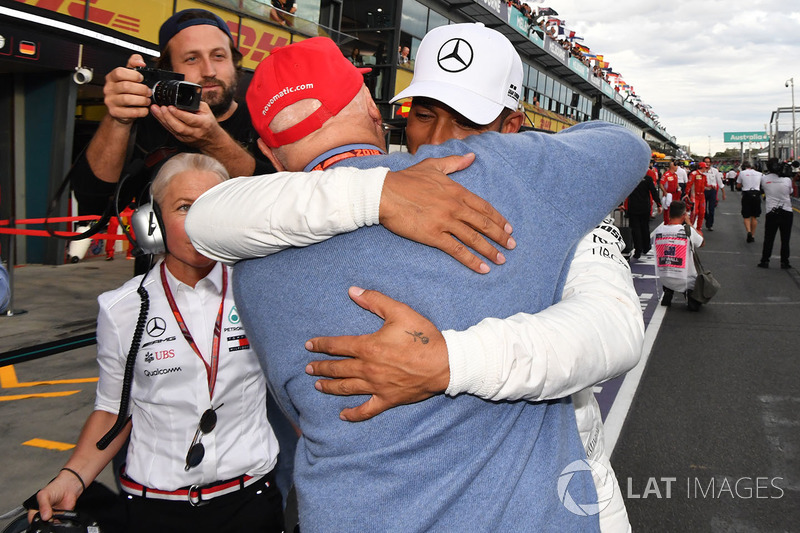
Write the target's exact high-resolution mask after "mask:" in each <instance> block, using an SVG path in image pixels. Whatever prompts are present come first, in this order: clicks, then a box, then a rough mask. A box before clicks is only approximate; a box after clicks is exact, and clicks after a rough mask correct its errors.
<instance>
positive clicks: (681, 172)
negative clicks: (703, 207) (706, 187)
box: [675, 161, 689, 198]
mask: <svg viewBox="0 0 800 533" xmlns="http://www.w3.org/2000/svg"><path fill="white" fill-rule="evenodd" d="M683 167H684V163H683V161H678V168H677V169H676V170H675V174H677V175H678V187H680V188H681V198H683V197H684V196H686V182H687V181H688V179H689V176H687V175H686V169H685V168H683Z"/></svg>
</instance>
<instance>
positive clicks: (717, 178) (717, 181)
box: [707, 167, 725, 190]
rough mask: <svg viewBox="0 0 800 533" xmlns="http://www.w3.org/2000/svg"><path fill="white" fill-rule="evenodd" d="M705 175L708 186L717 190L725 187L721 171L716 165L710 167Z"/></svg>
mask: <svg viewBox="0 0 800 533" xmlns="http://www.w3.org/2000/svg"><path fill="white" fill-rule="evenodd" d="M707 176H708V184H709V186H710V188H712V189H715V190H719V189H722V188H724V187H725V183H724V182H723V181H722V172H720V171H719V170H718V169H717V167H710V168H709V169H708V173H707Z"/></svg>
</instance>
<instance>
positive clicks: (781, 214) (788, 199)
mask: <svg viewBox="0 0 800 533" xmlns="http://www.w3.org/2000/svg"><path fill="white" fill-rule="evenodd" d="M767 172H768V173H767V174H764V175H763V176H762V177H761V188H762V189H763V190H764V195H765V197H766V210H767V216H766V217H765V218H766V223H765V226H764V247H763V249H762V252H761V262H760V263H758V266H759V267H761V268H769V258H770V256H771V255H772V244H773V243H774V242H775V234H776V233H777V232H778V231H780V232H781V268H791V267H792V266H791V265H790V264H789V239H790V238H791V236H792V221H793V219H794V213H793V212H792V176H793V174H794V173H793V172H792V166H791V165H790V164H789V163H781V162H780V161H778V159H776V158H774V157H773V158H771V159H770V160H769V161H767Z"/></svg>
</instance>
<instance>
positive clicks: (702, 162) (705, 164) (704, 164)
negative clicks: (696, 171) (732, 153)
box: [697, 161, 708, 168]
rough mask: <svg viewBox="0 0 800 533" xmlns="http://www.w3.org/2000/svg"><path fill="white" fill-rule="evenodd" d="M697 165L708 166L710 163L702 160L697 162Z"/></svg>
mask: <svg viewBox="0 0 800 533" xmlns="http://www.w3.org/2000/svg"><path fill="white" fill-rule="evenodd" d="M697 166H698V167H700V168H708V163H706V162H704V161H701V162H699V163H697Z"/></svg>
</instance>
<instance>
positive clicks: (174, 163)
mask: <svg viewBox="0 0 800 533" xmlns="http://www.w3.org/2000/svg"><path fill="white" fill-rule="evenodd" d="M192 170H193V171H196V172H211V173H213V174H216V175H217V176H219V180H220V181H225V180H227V179H229V178H230V176H229V175H228V171H227V170H225V167H224V166H223V165H222V163H220V162H219V161H217V160H216V159H214V158H213V157H210V156H207V155H204V154H190V153H184V154H178V155H176V156H174V157H172V158H171V159H170V160H169V161H167V162H166V163H164V166H162V167H161V169H160V170H159V171H158V174H156V177H155V179H154V180H153V183H152V185H150V194H151V196H152V197H153V201H154V202H156V203H157V204H160V203H161V200H163V199H164V194H165V191H166V189H167V186H168V185H169V184H170V182H171V181H172V178H174V177H175V176H177V175H178V174H180V173H182V172H187V171H192Z"/></svg>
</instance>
